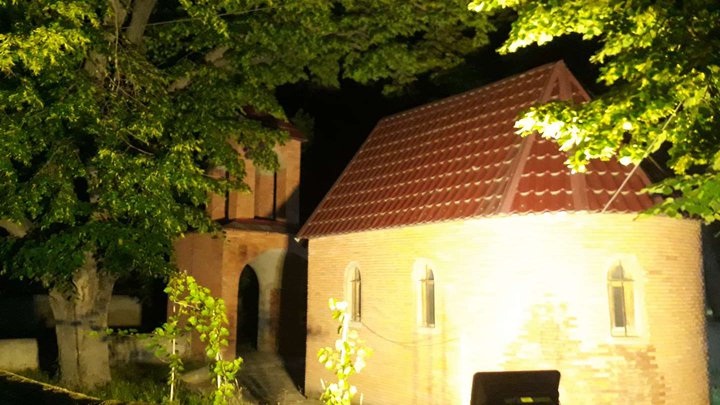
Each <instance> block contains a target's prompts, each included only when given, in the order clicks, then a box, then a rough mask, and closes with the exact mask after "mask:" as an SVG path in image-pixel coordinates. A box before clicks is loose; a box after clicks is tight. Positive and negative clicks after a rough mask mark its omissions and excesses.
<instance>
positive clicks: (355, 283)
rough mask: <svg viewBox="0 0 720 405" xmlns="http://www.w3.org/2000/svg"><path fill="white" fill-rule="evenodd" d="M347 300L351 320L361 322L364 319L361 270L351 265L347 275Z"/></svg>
mask: <svg viewBox="0 0 720 405" xmlns="http://www.w3.org/2000/svg"><path fill="white" fill-rule="evenodd" d="M345 283H346V286H345V300H346V301H347V303H348V310H349V311H350V320H352V321H353V322H360V320H361V317H362V280H361V278H360V269H359V268H358V266H357V265H351V266H350V267H349V268H348V269H347V271H346V273H345Z"/></svg>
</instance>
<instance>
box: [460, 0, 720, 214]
mask: <svg viewBox="0 0 720 405" xmlns="http://www.w3.org/2000/svg"><path fill="white" fill-rule="evenodd" d="M469 8H470V9H471V10H475V11H478V12H480V13H481V15H483V16H484V17H485V18H486V17H487V14H488V13H492V12H495V11H497V10H499V9H503V8H512V9H513V10H514V11H515V12H516V13H517V18H516V19H515V21H514V22H513V25H512V29H511V31H510V34H509V38H508V39H507V41H506V42H505V43H504V45H502V47H501V48H500V49H499V51H500V52H501V53H507V52H514V51H515V50H517V49H519V48H521V47H524V46H528V45H531V44H537V45H542V44H544V43H547V42H549V41H552V40H553V39H554V38H556V37H559V36H562V35H568V34H579V35H581V36H582V37H583V38H584V39H586V40H593V41H596V42H597V43H598V44H599V45H600V48H599V50H598V51H597V52H596V53H595V54H594V55H593V56H592V58H591V61H592V62H594V63H597V64H599V65H600V76H599V78H598V80H599V81H600V82H602V83H604V84H606V85H607V86H610V90H609V91H608V92H607V93H606V94H604V95H602V96H601V97H599V98H597V99H595V100H593V101H591V102H589V103H585V104H582V105H576V104H572V103H568V102H553V103H549V104H547V105H542V106H536V107H533V108H531V109H529V110H528V111H527V112H525V113H524V115H523V117H522V118H521V119H519V120H518V121H517V123H516V126H517V127H518V128H519V132H520V133H521V134H523V135H528V134H530V133H532V132H534V131H538V132H539V133H541V134H542V136H543V137H546V138H550V139H553V140H555V141H556V142H557V144H558V145H559V146H560V149H561V150H563V151H566V152H567V153H568V159H567V164H568V166H569V167H570V168H572V169H573V170H576V171H583V170H584V168H585V165H587V163H588V162H589V161H590V160H591V159H603V160H607V159H609V158H611V157H613V156H616V157H618V158H619V161H620V162H621V163H623V164H630V163H633V164H635V165H639V164H640V162H641V161H643V160H644V159H646V158H647V157H648V156H649V155H650V154H653V153H655V152H659V153H658V154H660V155H664V154H666V156H667V162H666V166H667V168H669V169H670V170H671V171H672V174H669V175H668V176H667V178H666V179H665V180H663V181H661V182H659V183H656V184H654V185H653V186H651V187H650V188H649V191H650V192H654V193H659V194H664V195H666V196H668V198H665V199H664V201H663V202H662V203H660V204H659V205H658V206H656V207H654V208H653V209H652V210H651V213H655V214H658V213H662V214H667V215H670V216H684V215H690V216H693V217H699V218H701V219H703V220H704V221H705V222H712V221H716V220H720V125H719V124H720V122H719V121H720V3H718V2H717V1H714V0H690V1H671V0H657V1H648V0H629V1H620V0H600V1H595V0H567V1H554V0H543V1H530V0H489V1H482V0H474V1H473V2H472V3H470V5H469Z"/></svg>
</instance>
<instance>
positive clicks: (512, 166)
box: [299, 61, 653, 238]
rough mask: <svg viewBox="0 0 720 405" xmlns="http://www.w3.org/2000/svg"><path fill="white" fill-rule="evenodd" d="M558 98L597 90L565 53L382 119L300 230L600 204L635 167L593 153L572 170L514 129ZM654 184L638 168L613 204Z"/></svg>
mask: <svg viewBox="0 0 720 405" xmlns="http://www.w3.org/2000/svg"><path fill="white" fill-rule="evenodd" d="M553 99H572V100H574V101H576V102H582V101H585V100H588V99H589V97H588V95H587V93H586V92H585V91H584V90H583V89H582V87H581V86H580V84H579V83H578V82H577V80H576V79H575V78H574V77H573V75H572V74H571V73H570V71H569V70H568V69H567V67H565V64H564V63H563V62H562V61H560V62H556V63H552V64H548V65H544V66H541V67H538V68H535V69H533V70H530V71H528V72H525V73H522V74H519V75H517V76H512V77H509V78H507V79H504V80H501V81H498V82H495V83H493V84H490V85H487V86H484V87H481V88H478V89H475V90H471V91H469V92H466V93H462V94H459V95H456V96H453V97H449V98H446V99H443V100H440V101H437V102H433V103H431V104H427V105H423V106H420V107H417V108H414V109H411V110H408V111H405V112H402V113H399V114H396V115H392V116H389V117H386V118H384V119H382V120H381V121H380V122H379V123H378V124H377V126H376V127H375V129H374V130H373V131H372V133H371V134H370V136H369V137H368V138H367V140H366V141H365V143H364V144H363V145H362V147H361V148H360V150H359V151H358V152H357V154H356V155H355V157H354V158H353V159H352V161H351V162H350V164H349V165H348V167H347V168H346V169H345V171H344V172H343V173H342V174H341V176H340V178H339V179H338V180H337V182H336V183H335V184H334V185H333V187H332V188H331V190H330V192H329V193H328V194H327V195H326V196H325V198H324V199H323V201H322V202H321V203H320V205H319V206H318V208H317V209H316V210H315V212H314V213H313V214H312V216H311V217H310V218H309V219H308V221H307V223H306V224H305V225H304V226H303V228H302V229H301V230H300V233H299V236H300V237H303V238H311V237H318V236H324V235H330V234H339V233H350V232H359V231H367V230H372V229H381V228H390V227H398V226H403V225H412V224H420V223H431V222H440V221H448V220H457V219H463V218H472V217H480V216H492V215H501V214H524V213H538V212H546V211H600V210H602V208H603V206H604V205H605V204H606V203H607V201H608V200H609V199H610V197H611V195H612V194H613V193H614V192H615V191H616V190H617V189H618V187H619V185H620V184H621V183H622V182H623V180H625V178H626V177H627V175H628V174H629V173H630V170H631V167H625V166H622V165H620V164H619V163H617V162H616V161H609V162H600V161H593V162H592V163H591V164H590V165H589V167H588V172H587V173H584V174H570V172H569V169H568V168H567V167H566V166H565V165H564V161H565V156H564V154H563V153H562V152H560V151H558V149H557V146H556V145H555V144H554V143H552V142H550V141H547V140H544V139H542V138H541V137H539V136H535V135H533V136H529V137H526V138H521V137H520V136H518V135H517V134H516V133H515V128H514V122H515V119H516V118H517V116H518V114H519V113H520V112H521V111H522V110H524V109H526V108H528V107H530V106H531V105H534V104H538V103H543V102H546V101H548V100H553ZM647 184H648V179H647V177H646V176H645V174H644V173H642V170H640V169H639V170H637V171H636V173H635V174H634V175H633V177H632V178H631V179H630V181H628V183H627V184H626V185H625V186H624V187H623V189H622V191H621V193H620V194H619V195H618V196H617V197H616V199H615V200H614V202H613V203H612V204H611V206H610V207H609V209H608V211H620V212H639V211H642V210H644V209H646V208H649V207H650V206H651V205H652V204H653V201H652V199H651V198H650V197H649V196H648V195H646V194H640V190H641V189H642V188H643V187H644V186H646V185H647Z"/></svg>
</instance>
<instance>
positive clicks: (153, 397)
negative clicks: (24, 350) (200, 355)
mask: <svg viewBox="0 0 720 405" xmlns="http://www.w3.org/2000/svg"><path fill="white" fill-rule="evenodd" d="M167 373H168V369H167V366H165V365H162V364H126V365H123V366H120V367H113V369H112V381H111V382H110V383H109V384H107V385H104V386H102V387H98V388H96V389H92V390H80V392H82V393H83V394H87V395H91V396H94V397H98V398H102V399H114V400H119V401H124V402H144V403H150V404H160V403H163V402H164V401H166V400H167V397H168V395H169V393H170V387H169V386H168V384H167ZM22 375H24V376H26V377H28V378H32V379H34V380H38V381H42V382H46V383H49V384H53V385H59V381H58V379H57V378H55V377H50V376H48V375H47V374H45V373H43V372H42V371H26V372H23V373H22ZM177 399H178V401H179V403H181V404H183V405H185V404H187V405H201V404H207V403H212V398H211V397H210V396H209V394H205V393H200V392H197V391H194V390H191V389H189V388H187V387H184V386H182V385H180V387H179V390H178V392H177Z"/></svg>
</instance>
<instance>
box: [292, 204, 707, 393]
mask: <svg viewBox="0 0 720 405" xmlns="http://www.w3.org/2000/svg"><path fill="white" fill-rule="evenodd" d="M418 260H422V261H427V262H429V263H431V266H432V268H433V271H434V273H435V286H436V287H435V289H436V296H435V301H436V327H435V328H433V329H425V328H420V327H418V326H417V321H416V320H417V316H416V314H417V299H416V293H415V291H416V289H415V286H414V285H413V279H412V272H413V268H414V266H416V264H417V263H418ZM617 261H621V263H622V265H623V267H624V268H625V269H627V270H628V271H629V272H631V273H632V275H633V278H634V280H635V282H634V284H635V288H636V289H635V297H636V298H635V301H636V318H637V328H638V334H637V336H633V337H613V336H611V334H610V311H609V306H608V290H607V284H606V283H607V282H606V280H607V271H608V270H609V269H610V268H611V266H612V265H613V264H614V263H617ZM350 262H357V263H358V265H359V268H360V271H361V274H362V283H363V284H362V291H363V297H362V307H363V314H362V324H356V325H355V328H356V329H357V330H358V332H359V333H360V336H361V338H363V339H364V340H365V341H366V342H367V344H368V346H369V347H371V348H372V349H373V350H374V354H373V356H372V357H371V358H370V359H369V360H368V366H367V368H366V369H365V370H363V371H362V373H361V374H359V375H357V376H356V378H355V382H354V383H355V384H356V385H357V386H358V388H359V390H360V392H362V393H363V397H364V401H363V403H364V404H368V405H374V404H467V403H469V400H470V388H471V383H472V377H473V374H474V373H475V372H478V371H503V370H506V371H511V370H536V369H557V370H559V371H560V372H561V373H562V378H561V384H560V395H561V401H562V403H564V404H572V405H598V404H613V405H617V404H628V405H631V404H632V405H642V404H646V405H663V404H667V405H671V404H672V405H675V404H683V405H705V404H707V403H708V382H707V371H706V364H707V363H706V343H705V323H704V311H703V309H704V304H703V285H702V272H701V259H700V246H699V225H698V223H697V222H694V221H689V220H677V219H669V218H663V217H652V218H643V219H637V218H636V216H635V215H634V214H589V213H573V214H566V213H556V214H535V215H524V216H519V215H515V216H506V217H494V218H484V219H474V220H467V221H454V222H446V223H438V224H431V225H418V226H407V227H402V228H395V229H388V230H378V231H369V232H359V233H353V234H347V235H337V236H328V237H321V238H315V239H312V240H311V241H310V253H309V274H308V336H307V359H306V384H305V386H306V391H307V392H308V393H309V395H310V396H313V395H316V394H317V393H318V392H319V391H320V379H321V378H324V379H326V380H328V379H331V378H332V376H331V375H330V374H329V372H328V371H326V370H324V369H323V368H322V366H321V365H320V364H319V363H318V362H317V358H316V354H317V351H318V349H319V348H320V347H323V346H328V345H332V344H333V343H334V340H335V339H336V334H335V332H336V325H335V324H334V321H332V320H331V319H330V312H329V310H328V308H327V301H328V298H329V297H336V298H342V296H343V277H344V270H345V267H346V266H347V265H348V263H350Z"/></svg>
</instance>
